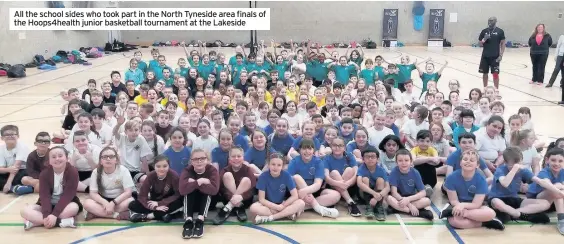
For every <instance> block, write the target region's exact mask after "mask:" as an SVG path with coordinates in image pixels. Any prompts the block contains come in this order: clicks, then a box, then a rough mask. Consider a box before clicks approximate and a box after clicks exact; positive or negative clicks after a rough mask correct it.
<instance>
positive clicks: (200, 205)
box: [184, 190, 212, 219]
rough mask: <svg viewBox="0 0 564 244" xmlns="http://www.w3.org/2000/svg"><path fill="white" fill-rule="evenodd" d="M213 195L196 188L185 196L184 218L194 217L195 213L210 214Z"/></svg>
mask: <svg viewBox="0 0 564 244" xmlns="http://www.w3.org/2000/svg"><path fill="white" fill-rule="evenodd" d="M211 198H212V197H211V196H210V195H207V194H204V193H202V192H200V191H199V190H194V191H193V192H192V193H190V194H188V195H186V196H184V219H187V218H192V217H194V213H198V214H199V215H203V216H204V218H205V217H207V215H208V209H209V208H210V204H211Z"/></svg>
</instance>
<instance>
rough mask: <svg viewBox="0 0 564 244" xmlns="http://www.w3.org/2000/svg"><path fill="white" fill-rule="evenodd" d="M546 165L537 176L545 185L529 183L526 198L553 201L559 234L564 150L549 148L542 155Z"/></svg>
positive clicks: (563, 222)
mask: <svg viewBox="0 0 564 244" xmlns="http://www.w3.org/2000/svg"><path fill="white" fill-rule="evenodd" d="M544 161H545V163H546V167H545V168H544V169H542V170H541V171H540V172H539V173H538V175H537V177H538V178H539V179H541V180H542V181H543V182H544V183H545V185H544V186H543V185H541V184H539V183H533V184H531V185H529V191H528V192H527V198H534V199H545V200H547V201H548V202H549V203H553V204H554V207H555V208H556V216H557V218H558V222H557V224H556V227H557V228H558V231H559V232H560V234H562V235H564V170H563V169H562V167H564V150H562V149H561V148H553V149H550V150H549V151H548V152H547V153H546V155H545V156H544Z"/></svg>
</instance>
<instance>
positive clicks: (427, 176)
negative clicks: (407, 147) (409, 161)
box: [408, 130, 441, 197]
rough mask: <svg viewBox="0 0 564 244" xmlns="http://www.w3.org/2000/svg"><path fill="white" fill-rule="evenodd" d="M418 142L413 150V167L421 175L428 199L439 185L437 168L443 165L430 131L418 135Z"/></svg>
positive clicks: (420, 132) (422, 131) (423, 131)
mask: <svg viewBox="0 0 564 244" xmlns="http://www.w3.org/2000/svg"><path fill="white" fill-rule="evenodd" d="M416 140H417V146H416V147H414V148H412V149H411V155H412V156H413V165H414V166H415V169H417V171H419V174H421V178H422V179H423V184H425V191H426V192H427V197H430V196H431V195H432V194H433V188H434V187H435V185H436V184H437V171H436V167H437V166H438V165H439V164H440V163H441V160H440V158H439V153H438V152H437V150H436V149H435V148H433V147H432V146H431V132H430V131H429V130H420V131H419V132H418V133H417V137H416ZM408 184H409V182H408Z"/></svg>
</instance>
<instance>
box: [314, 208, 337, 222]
mask: <svg viewBox="0 0 564 244" xmlns="http://www.w3.org/2000/svg"><path fill="white" fill-rule="evenodd" d="M319 214H321V216H323V217H329V218H334V219H336V218H337V217H339V210H337V209H336V208H328V207H323V206H320V212H319Z"/></svg>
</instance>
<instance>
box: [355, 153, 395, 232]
mask: <svg viewBox="0 0 564 244" xmlns="http://www.w3.org/2000/svg"><path fill="white" fill-rule="evenodd" d="M379 155H380V153H379V152H378V150H376V149H374V148H368V149H366V150H364V151H363V152H362V160H363V161H364V163H363V164H361V165H360V166H359V167H358V176H357V177H356V184H357V185H358V188H359V195H360V197H362V198H363V199H364V200H365V201H366V202H368V203H369V204H368V205H367V206H366V212H365V214H364V215H365V216H366V217H367V218H374V217H376V220H378V221H384V220H386V211H385V209H384V202H385V201H386V197H387V195H388V193H389V192H390V184H389V183H388V174H387V172H386V170H385V169H384V168H383V167H382V166H381V165H379V164H378V161H379Z"/></svg>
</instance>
